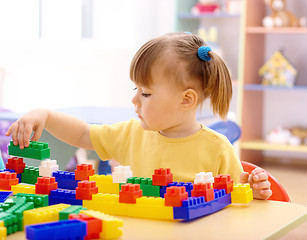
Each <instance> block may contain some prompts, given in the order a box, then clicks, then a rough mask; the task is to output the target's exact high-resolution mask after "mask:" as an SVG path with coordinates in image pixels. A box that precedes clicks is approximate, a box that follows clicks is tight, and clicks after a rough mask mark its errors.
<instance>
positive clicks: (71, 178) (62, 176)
mask: <svg viewBox="0 0 307 240" xmlns="http://www.w3.org/2000/svg"><path fill="white" fill-rule="evenodd" d="M52 176H53V177H55V181H56V182H57V183H58V188H63V189H70V190H75V189H76V187H78V182H79V181H78V180H75V173H74V172H67V171H56V172H53V173H52Z"/></svg>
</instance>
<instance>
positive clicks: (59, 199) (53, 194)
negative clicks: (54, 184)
mask: <svg viewBox="0 0 307 240" xmlns="http://www.w3.org/2000/svg"><path fill="white" fill-rule="evenodd" d="M59 203H65V204H71V205H81V206H82V200H79V199H77V198H76V191H75V190H69V189H55V190H51V191H50V194H49V205H55V204H59Z"/></svg>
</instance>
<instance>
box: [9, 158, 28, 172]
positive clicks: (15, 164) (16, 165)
mask: <svg viewBox="0 0 307 240" xmlns="http://www.w3.org/2000/svg"><path fill="white" fill-rule="evenodd" d="M25 167H26V164H25V163H24V162H23V158H19V157H12V158H9V159H8V162H7V164H6V168H7V169H10V170H14V171H15V173H17V174H19V173H22V172H23V169H24V168H25Z"/></svg>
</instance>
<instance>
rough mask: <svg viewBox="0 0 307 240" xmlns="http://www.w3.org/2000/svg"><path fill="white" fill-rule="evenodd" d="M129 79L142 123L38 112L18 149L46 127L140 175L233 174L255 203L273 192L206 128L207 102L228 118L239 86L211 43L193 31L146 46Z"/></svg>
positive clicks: (22, 122) (17, 135) (15, 130)
mask: <svg viewBox="0 0 307 240" xmlns="http://www.w3.org/2000/svg"><path fill="white" fill-rule="evenodd" d="M130 78H131V80H132V81H133V82H134V84H135V86H136V88H135V91H136V94H135V96H134V97H133V99H132V103H133V104H134V106H135V112H136V114H137V115H138V117H139V119H140V120H139V121H138V120H135V119H132V120H129V121H125V122H120V123H116V124H112V125H107V124H103V125H90V124H87V123H85V122H83V121H81V120H79V119H77V118H74V117H72V116H68V115H65V114H62V113H59V112H55V111H52V110H48V109H36V110H33V111H31V112H29V113H27V114H25V115H24V116H23V117H21V118H20V119H19V120H17V121H16V122H15V123H13V124H12V125H11V127H10V128H9V130H8V131H7V135H10V134H12V139H13V141H14V144H16V145H17V144H19V145H20V148H24V147H27V146H28V145H29V140H30V136H31V133H32V131H34V134H33V137H32V138H31V140H33V141H35V140H38V139H39V138H40V136H41V133H42V131H43V129H44V128H45V129H46V130H47V131H49V132H50V133H51V134H53V135H54V136H55V137H57V138H58V139H60V140H62V141H64V142H66V143H68V144H71V145H73V146H76V147H82V148H85V149H93V150H95V151H96V152H97V154H98V155H99V157H100V158H101V159H102V160H108V159H114V160H116V161H117V162H119V163H120V164H122V165H129V166H131V168H132V171H133V175H134V176H136V177H151V176H152V174H153V171H154V169H157V168H170V169H171V171H172V173H173V175H174V181H184V182H188V181H194V179H195V175H196V173H199V172H212V173H213V175H218V174H230V175H231V177H232V178H233V179H234V182H242V183H245V182H249V183H250V184H251V187H252V188H253V190H254V198H258V199H267V198H268V197H269V196H270V195H271V194H272V192H271V190H270V183H269V181H268V176H267V174H266V173H265V172H263V171H261V169H260V168H257V169H255V170H254V171H253V172H252V173H251V174H248V173H246V172H243V169H242V166H241V163H240V161H239V159H238V157H237V156H236V154H235V151H234V149H233V147H232V145H231V144H230V143H229V141H228V140H227V138H226V137H224V136H223V135H221V134H218V133H216V132H215V131H213V130H211V129H209V128H207V127H205V126H203V125H201V124H200V123H198V122H197V120H196V110H197V109H198V107H200V106H201V105H202V103H203V102H204V100H205V99H207V98H209V99H210V100H211V105H212V108H213V112H214V113H216V114H219V115H220V116H221V117H222V118H225V116H226V114H227V112H228V108H229V104H230V100H231V96H232V83H231V78H230V74H229V71H228V69H227V67H226V65H225V63H224V62H223V60H222V59H221V58H220V57H219V56H218V55H217V54H215V53H214V52H213V51H212V50H211V49H210V48H209V47H207V46H206V45H205V43H204V41H203V40H202V39H201V38H199V37H198V36H196V35H193V34H188V33H170V34H166V35H163V36H161V37H158V38H155V39H152V40H150V41H149V42H147V43H145V44H144V45H143V46H142V47H141V48H140V49H139V50H138V52H137V53H136V55H135V56H134V58H133V60H132V63H131V67H130Z"/></svg>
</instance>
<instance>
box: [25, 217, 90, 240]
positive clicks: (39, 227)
mask: <svg viewBox="0 0 307 240" xmlns="http://www.w3.org/2000/svg"><path fill="white" fill-rule="evenodd" d="M86 231H87V223H86V222H84V221H79V220H63V221H59V222H51V223H47V224H36V225H32V226H27V227H26V236H27V239H29V240H41V239H42V236H44V239H45V240H57V239H84V237H85V236H86Z"/></svg>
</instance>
